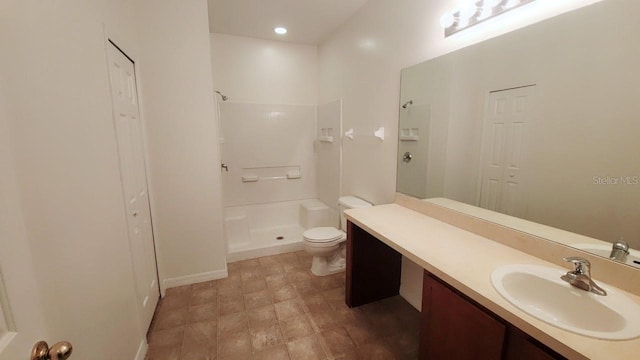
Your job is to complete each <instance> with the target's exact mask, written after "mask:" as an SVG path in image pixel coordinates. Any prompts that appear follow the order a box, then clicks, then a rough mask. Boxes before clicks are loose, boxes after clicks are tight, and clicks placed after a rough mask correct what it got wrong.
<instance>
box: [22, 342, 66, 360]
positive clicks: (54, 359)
mask: <svg viewBox="0 0 640 360" xmlns="http://www.w3.org/2000/svg"><path fill="white" fill-rule="evenodd" d="M72 351H73V346H71V343H70V342H67V341H60V342H57V343H55V344H53V346H51V347H49V344H47V342H46V341H38V342H37V343H36V344H35V345H34V346H33V349H32V350H31V359H30V360H66V359H68V358H69V356H71V352H72Z"/></svg>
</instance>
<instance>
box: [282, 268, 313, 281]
mask: <svg viewBox="0 0 640 360" xmlns="http://www.w3.org/2000/svg"><path fill="white" fill-rule="evenodd" d="M285 276H286V277H287V281H288V282H290V283H294V282H301V281H311V277H310V276H309V271H308V270H307V269H295V270H292V271H290V272H287V273H286V274H285Z"/></svg>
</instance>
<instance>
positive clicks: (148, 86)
mask: <svg viewBox="0 0 640 360" xmlns="http://www.w3.org/2000/svg"><path fill="white" fill-rule="evenodd" d="M138 9H139V12H140V14H145V15H144V16H142V18H141V19H140V21H139V23H138V29H139V31H140V39H141V41H140V44H141V45H140V47H141V51H140V52H141V60H140V71H139V73H138V74H139V75H140V82H141V89H142V95H143V98H142V102H141V103H142V116H143V119H144V120H145V122H146V124H147V129H148V139H149V140H148V148H149V159H150V164H149V175H150V181H151V184H150V185H151V191H152V192H151V195H152V198H153V207H152V210H153V221H154V230H155V233H154V235H155V239H156V242H157V243H158V245H159V250H160V251H159V254H158V255H159V262H160V281H161V282H162V281H163V282H165V283H166V284H169V285H171V284H177V283H179V282H180V281H193V280H194V279H196V278H198V277H199V278H200V279H201V280H203V279H205V278H215V277H221V276H225V274H226V260H225V259H226V250H225V249H226V248H225V244H224V240H223V228H222V201H221V187H220V183H221V179H220V157H219V150H218V146H217V143H216V141H214V139H217V138H218V133H217V131H218V130H217V122H216V112H215V104H214V93H213V90H214V89H213V83H212V74H211V52H210V44H209V30H208V19H207V3H206V1H205V0H197V1H180V0H166V1H162V2H158V1H153V0H140V1H139V4H138ZM184 277H187V278H186V279H185V278H184ZM189 279H191V280H189Z"/></svg>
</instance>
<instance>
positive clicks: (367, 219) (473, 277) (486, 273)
mask: <svg viewBox="0 0 640 360" xmlns="http://www.w3.org/2000/svg"><path fill="white" fill-rule="evenodd" d="M345 214H346V215H347V218H348V219H349V220H351V221H352V222H353V223H354V224H356V225H358V226H359V227H361V228H362V229H364V230H366V231H367V232H369V233H370V234H372V235H374V236H375V237H376V238H378V239H379V240H381V241H382V242H384V243H385V244H387V245H389V246H391V247H392V248H393V249H395V250H396V251H398V252H400V253H401V254H402V255H404V256H405V257H407V258H409V259H411V260H412V261H413V262H415V263H416V264H418V265H420V266H421V267H423V268H424V269H426V270H427V271H429V272H430V273H432V274H434V275H435V276H437V277H439V278H440V279H442V280H444V281H445V282H447V283H449V284H450V285H451V286H453V287H454V288H456V289H458V290H459V291H460V292H462V293H463V294H465V295H467V296H469V297H470V298H472V299H473V300H475V301H476V302H478V303H479V304H481V305H482V306H484V307H486V308H487V309H489V310H491V311H493V312H494V313H496V314H497V315H498V316H500V317H501V318H503V319H505V320H506V321H508V322H510V323H512V324H513V325H515V326H517V327H518V328H520V329H521V330H523V331H525V332H526V333H528V334H529V335H531V336H532V337H534V338H536V339H538V340H539V341H540V342H542V343H544V344H546V345H547V346H549V347H550V348H552V349H553V350H555V351H557V352H558V353H560V354H562V355H564V356H565V357H567V358H569V359H594V360H595V359H603V360H605V359H606V360H611V359H636V358H640V338H636V339H633V340H625V341H613V340H599V339H593V338H590V337H585V336H582V335H577V334H574V333H572V332H569V331H565V330H562V329H559V328H556V327H554V326H551V325H549V324H547V323H545V322H543V321H541V320H538V319H536V318H534V317H532V316H530V315H528V314H527V313H525V312H523V311H521V310H519V309H518V308H516V307H515V306H513V305H511V304H510V303H509V302H507V300H505V299H504V298H503V297H502V296H501V295H500V294H498V292H496V291H495V289H494V288H493V285H492V284H491V273H492V272H493V270H494V269H495V268H497V267H499V266H502V265H508V264H538V265H545V266H549V267H554V268H558V269H561V268H560V267H559V266H557V265H555V264H552V263H550V262H547V261H544V260H542V259H539V258H537V257H534V256H531V255H528V254H526V253H524V252H521V251H518V250H515V249H513V248H511V247H509V246H506V245H503V244H500V243H498V242H495V241H492V240H490V239H488V238H485V237H482V236H479V235H476V234H473V233H471V232H468V231H465V230H462V229H460V228H457V227H454V226H452V225H449V224H446V223H444V222H441V221H438V220H436V219H434V218H432V217H429V216H426V215H423V214H421V213H419V212H416V211H413V210H410V209H408V208H405V207H403V206H401V205H398V204H389V205H379V206H374V207H370V208H363V209H351V210H347V211H345ZM596 280H597V278H596ZM620 291H622V290H620ZM622 292H624V291H622ZM624 293H625V294H627V295H628V296H629V297H630V298H632V299H633V300H634V301H636V302H638V303H640V297H638V296H635V295H633V294H630V293H628V292H624ZM585 315H586V316H588V314H585Z"/></svg>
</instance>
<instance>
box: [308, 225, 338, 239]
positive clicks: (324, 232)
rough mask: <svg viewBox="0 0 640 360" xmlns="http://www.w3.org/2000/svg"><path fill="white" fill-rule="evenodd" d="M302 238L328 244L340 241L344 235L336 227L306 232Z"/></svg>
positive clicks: (319, 228)
mask: <svg viewBox="0 0 640 360" xmlns="http://www.w3.org/2000/svg"><path fill="white" fill-rule="evenodd" d="M302 236H304V238H305V239H307V240H308V241H311V242H326V241H334V240H337V239H340V238H342V237H343V236H344V233H343V232H342V231H340V230H338V229H336V228H334V227H317V228H313V229H309V230H307V231H305V232H304V233H303V234H302Z"/></svg>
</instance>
